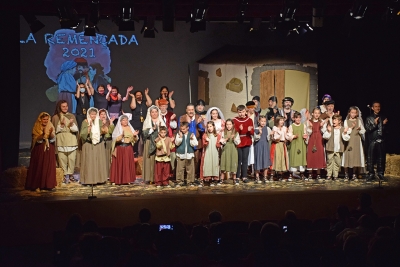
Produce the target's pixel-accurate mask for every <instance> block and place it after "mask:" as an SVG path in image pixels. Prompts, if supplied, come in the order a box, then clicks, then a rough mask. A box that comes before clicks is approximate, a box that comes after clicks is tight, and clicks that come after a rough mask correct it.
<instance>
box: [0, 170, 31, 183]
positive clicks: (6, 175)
mask: <svg viewBox="0 0 400 267" xmlns="http://www.w3.org/2000/svg"><path fill="white" fill-rule="evenodd" d="M27 175H28V169H27V168H26V167H24V166H21V167H15V168H9V169H7V170H5V171H4V172H3V174H2V176H1V180H0V187H5V188H18V189H22V188H25V183H26V176H27Z"/></svg>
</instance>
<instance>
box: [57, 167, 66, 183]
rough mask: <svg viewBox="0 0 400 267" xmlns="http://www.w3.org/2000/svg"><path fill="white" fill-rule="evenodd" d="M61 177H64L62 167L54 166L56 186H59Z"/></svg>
mask: <svg viewBox="0 0 400 267" xmlns="http://www.w3.org/2000/svg"><path fill="white" fill-rule="evenodd" d="M63 179H64V171H63V169H62V168H56V181H57V186H61V184H62V181H63Z"/></svg>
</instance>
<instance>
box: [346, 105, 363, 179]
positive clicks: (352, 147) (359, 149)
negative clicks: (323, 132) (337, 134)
mask: <svg viewBox="0 0 400 267" xmlns="http://www.w3.org/2000/svg"><path fill="white" fill-rule="evenodd" d="M344 128H350V129H351V133H350V140H349V143H348V144H347V147H346V149H345V151H344V153H343V160H342V166H343V167H344V168H345V173H346V174H345V179H348V178H349V174H348V169H349V168H351V169H353V176H352V178H351V179H352V180H353V181H354V180H356V179H357V176H358V175H359V174H360V172H361V169H362V168H365V161H364V149H363V145H362V141H361V138H362V137H363V136H364V133H365V128H364V124H363V121H362V119H361V111H360V109H359V108H358V107H356V106H353V107H350V108H349V113H348V114H347V118H346V120H345V121H344Z"/></svg>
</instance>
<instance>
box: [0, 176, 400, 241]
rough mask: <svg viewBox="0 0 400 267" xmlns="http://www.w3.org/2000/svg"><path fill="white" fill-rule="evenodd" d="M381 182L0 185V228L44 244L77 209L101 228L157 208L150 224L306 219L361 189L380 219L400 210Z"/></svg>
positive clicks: (396, 189)
mask: <svg viewBox="0 0 400 267" xmlns="http://www.w3.org/2000/svg"><path fill="white" fill-rule="evenodd" d="M377 187H378V182H366V181H365V180H363V179H360V180H359V181H356V182H343V180H342V179H340V180H338V181H324V182H316V181H313V182H310V181H295V182H274V183H268V184H266V185H264V184H254V183H252V182H251V183H248V184H241V185H239V186H234V185H232V184H225V185H222V186H215V187H209V186H206V187H203V188H198V187H180V188H162V189H160V188H156V187H155V186H153V185H144V184H137V185H122V186H116V185H110V184H105V185H98V186H95V187H94V188H93V192H94V195H95V196H97V198H96V199H88V196H89V195H90V194H91V187H87V186H81V185H79V184H68V185H66V186H62V187H58V188H56V189H55V190H54V191H41V192H36V191H27V190H16V189H13V190H11V189H1V194H0V196H1V203H0V218H1V220H0V221H1V223H0V229H1V233H2V234H1V236H2V238H1V240H2V241H1V242H2V245H20V244H41V243H49V242H51V241H52V235H53V232H54V231H57V230H61V229H64V227H65V224H66V221H67V220H68V218H69V216H70V215H71V214H73V213H79V214H81V215H82V218H83V220H84V221H86V220H89V219H93V220H95V221H96V222H97V223H98V225H99V226H101V227H124V226H127V225H131V224H133V223H135V222H137V220H138V215H137V214H138V212H139V210H140V209H141V208H144V207H146V208H149V209H150V210H151V212H152V220H151V221H152V223H169V222H172V221H182V222H183V223H185V224H195V223H201V222H206V221H207V219H208V218H207V215H208V213H209V212H210V211H211V210H213V209H217V210H219V211H221V212H222V214H223V218H224V220H239V221H251V220H279V219H281V218H282V217H283V214H284V211H285V210H287V209H292V210H294V211H295V212H296V213H297V214H298V217H299V218H301V219H316V218H334V217H335V212H336V207H337V206H338V205H339V204H345V205H348V206H349V208H350V209H353V208H355V207H356V206H357V196H358V194H359V193H361V192H367V193H370V194H371V195H372V199H373V209H374V210H375V212H376V213H377V214H378V215H379V216H395V215H397V214H398V213H399V212H400V209H399V208H400V178H399V177H387V180H386V181H384V182H383V183H382V187H383V188H384V189H376V188H377Z"/></svg>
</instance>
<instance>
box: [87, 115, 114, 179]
mask: <svg viewBox="0 0 400 267" xmlns="http://www.w3.org/2000/svg"><path fill="white" fill-rule="evenodd" d="M102 124H103V123H102V121H101V120H100V118H99V111H98V110H97V108H89V109H88V111H87V114H86V119H85V120H84V121H83V122H82V126H81V131H80V137H81V141H82V154H81V169H80V182H81V184H84V185H85V184H86V185H87V184H101V183H105V182H106V181H107V177H108V173H107V167H106V163H107V162H106V151H105V147H104V141H103V137H102V135H101V127H102Z"/></svg>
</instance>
